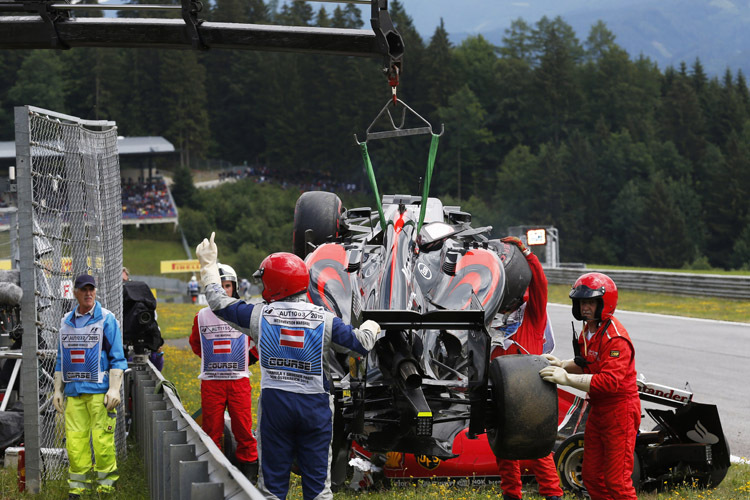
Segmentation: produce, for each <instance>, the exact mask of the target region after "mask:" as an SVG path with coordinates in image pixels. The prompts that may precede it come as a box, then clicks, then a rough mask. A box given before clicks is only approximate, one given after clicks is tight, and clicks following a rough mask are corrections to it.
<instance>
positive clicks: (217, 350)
mask: <svg viewBox="0 0 750 500" xmlns="http://www.w3.org/2000/svg"><path fill="white" fill-rule="evenodd" d="M231 352H232V341H231V340H229V339H225V340H214V354H229V353H231Z"/></svg>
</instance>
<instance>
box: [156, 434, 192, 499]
mask: <svg viewBox="0 0 750 500" xmlns="http://www.w3.org/2000/svg"><path fill="white" fill-rule="evenodd" d="M178 444H187V432H186V431H167V432H165V433H164V439H163V440H162V448H161V450H162V476H161V477H162V481H161V485H160V486H159V489H160V491H161V493H160V495H159V498H162V499H164V500H171V499H172V489H171V482H172V468H171V467H170V463H169V453H170V449H171V447H172V445H178Z"/></svg>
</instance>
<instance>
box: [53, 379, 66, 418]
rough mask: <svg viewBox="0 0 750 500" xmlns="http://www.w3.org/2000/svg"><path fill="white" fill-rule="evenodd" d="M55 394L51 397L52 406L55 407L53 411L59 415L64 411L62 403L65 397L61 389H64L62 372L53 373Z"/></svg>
mask: <svg viewBox="0 0 750 500" xmlns="http://www.w3.org/2000/svg"><path fill="white" fill-rule="evenodd" d="M54 386H55V394H54V395H53V396H52V404H53V405H54V406H55V410H57V411H58V412H59V413H62V412H63V411H65V408H63V402H64V401H65V395H64V394H63V389H64V388H65V382H63V379H62V372H55V382H54Z"/></svg>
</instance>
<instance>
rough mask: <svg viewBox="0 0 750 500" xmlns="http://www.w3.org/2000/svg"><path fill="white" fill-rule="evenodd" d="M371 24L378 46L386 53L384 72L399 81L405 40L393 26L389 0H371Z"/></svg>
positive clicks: (389, 77)
mask: <svg viewBox="0 0 750 500" xmlns="http://www.w3.org/2000/svg"><path fill="white" fill-rule="evenodd" d="M371 7H372V15H371V17H370V26H372V31H374V32H375V38H376V39H377V41H378V46H379V47H380V49H381V51H382V52H383V54H384V59H383V73H385V75H386V76H387V77H388V79H389V80H394V79H395V81H396V82H398V77H399V75H400V74H401V69H402V64H403V57H404V40H403V38H401V34H400V33H399V32H398V31H397V30H396V28H395V27H394V26H393V20H392V19H391V15H390V13H389V12H388V0H371Z"/></svg>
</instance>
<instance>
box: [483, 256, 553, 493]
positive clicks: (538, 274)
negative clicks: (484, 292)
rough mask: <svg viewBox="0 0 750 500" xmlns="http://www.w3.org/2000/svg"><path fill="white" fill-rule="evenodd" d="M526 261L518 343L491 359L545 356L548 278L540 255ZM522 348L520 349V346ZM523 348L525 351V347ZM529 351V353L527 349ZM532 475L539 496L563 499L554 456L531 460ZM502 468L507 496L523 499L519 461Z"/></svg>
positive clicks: (515, 337)
mask: <svg viewBox="0 0 750 500" xmlns="http://www.w3.org/2000/svg"><path fill="white" fill-rule="evenodd" d="M526 262H528V263H529V268H531V282H530V283H529V300H528V302H527V304H526V310H525V311H524V315H523V320H522V321H521V326H519V327H518V330H517V331H516V333H515V335H513V337H512V338H513V340H514V341H515V342H516V344H513V345H511V346H510V347H509V348H508V349H507V350H506V349H503V347H502V346H497V347H495V348H494V349H493V350H492V356H491V359H494V358H496V357H498V356H506V355H509V354H542V352H543V349H544V329H545V327H546V326H547V277H546V276H545V275H544V270H543V269H542V265H541V264H540V263H539V259H537V257H536V255H534V254H533V253H530V254H529V255H527V256H526ZM519 345H520V346H519ZM521 347H523V349H522V348H521ZM524 349H525V350H524ZM528 463H529V464H530V468H531V472H532V473H533V474H534V476H536V481H537V483H539V494H540V495H542V496H545V497H561V496H563V490H562V489H561V488H560V478H559V477H558V476H557V469H556V467H555V460H554V458H553V454H552V453H550V454H549V455H547V456H546V457H543V458H539V459H536V460H529V461H528ZM497 467H498V469H500V488H501V489H502V490H503V494H504V495H507V496H510V497H513V498H518V499H520V498H521V495H522V492H521V467H520V465H519V461H518V460H505V459H498V461H497Z"/></svg>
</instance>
